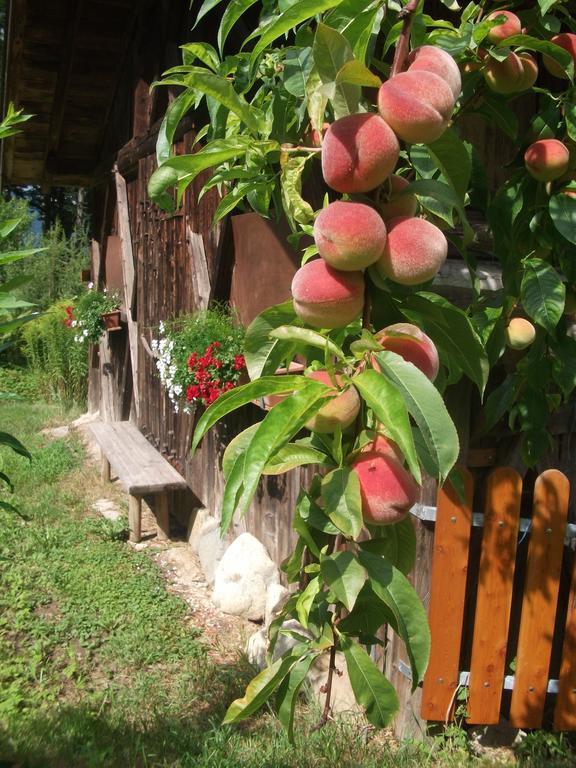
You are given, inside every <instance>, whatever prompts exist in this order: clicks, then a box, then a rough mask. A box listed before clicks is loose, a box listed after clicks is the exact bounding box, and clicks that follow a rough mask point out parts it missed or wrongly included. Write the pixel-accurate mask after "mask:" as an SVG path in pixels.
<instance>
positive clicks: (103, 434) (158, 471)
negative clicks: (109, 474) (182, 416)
mask: <svg viewBox="0 0 576 768" xmlns="http://www.w3.org/2000/svg"><path fill="white" fill-rule="evenodd" d="M90 429H91V431H92V434H93V435H94V438H95V439H96V440H97V442H98V444H99V446H100V448H101V449H102V452H103V453H104V455H105V456H106V458H107V460H108V461H109V462H110V465H111V466H112V468H113V470H114V472H115V473H116V474H117V475H118V479H119V480H120V483H121V485H122V487H123V488H124V490H125V491H126V492H127V493H129V494H130V495H145V494H154V493H162V492H165V491H176V490H182V489H185V488H186V487H187V484H186V481H185V480H184V478H183V477H182V475H181V474H180V473H179V472H177V471H176V470H175V469H174V467H173V466H171V464H169V463H168V462H167V461H166V459H165V458H164V457H163V456H162V455H161V454H160V453H158V451H157V450H156V449H155V448H154V446H153V445H151V444H150V443H149V442H148V441H147V440H146V438H145V437H144V435H143V434H142V433H141V432H140V431H139V430H138V428H137V427H136V425H135V424H133V423H132V422H130V421H116V422H95V423H94V424H91V425H90Z"/></svg>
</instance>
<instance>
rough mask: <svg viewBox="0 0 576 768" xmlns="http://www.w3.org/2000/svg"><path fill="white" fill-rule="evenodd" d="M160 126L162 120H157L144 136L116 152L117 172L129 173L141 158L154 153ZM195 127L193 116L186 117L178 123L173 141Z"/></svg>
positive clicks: (132, 140) (131, 141)
mask: <svg viewBox="0 0 576 768" xmlns="http://www.w3.org/2000/svg"><path fill="white" fill-rule="evenodd" d="M161 125H162V120H157V121H156V122H155V123H154V125H152V126H151V128H150V130H149V131H148V133H147V134H146V135H145V136H141V137H138V138H135V139H131V140H130V141H129V142H128V143H127V144H125V145H124V146H123V147H122V149H120V151H119V152H118V155H117V158H116V162H117V165H118V170H119V171H120V173H122V174H124V175H125V174H127V173H129V172H130V171H131V170H132V169H133V168H134V167H135V166H136V165H137V163H138V160H140V159H142V158H143V157H148V156H149V155H153V154H154V153H155V152H156V142H157V140H158V131H159V130H160V126H161ZM194 126H195V120H194V116H193V115H186V116H185V117H184V118H183V119H182V120H181V121H180V123H179V125H178V128H177V129H176V133H175V135H174V141H175V142H176V141H179V140H180V139H181V138H182V136H183V135H184V134H185V133H188V131H191V130H192V129H193V128H194Z"/></svg>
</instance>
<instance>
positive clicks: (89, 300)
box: [71, 287, 120, 344]
mask: <svg viewBox="0 0 576 768" xmlns="http://www.w3.org/2000/svg"><path fill="white" fill-rule="evenodd" d="M119 306H120V299H119V298H118V296H117V295H116V294H108V293H107V292H106V290H104V291H98V290H96V289H95V288H94V287H91V288H89V289H88V290H87V291H86V292H85V293H83V294H82V295H81V296H80V298H79V299H78V300H77V301H76V303H75V306H74V319H73V320H72V321H71V327H72V328H74V330H75V334H74V341H75V342H77V343H78V344H98V342H99V341H100V339H101V337H102V335H103V334H104V332H105V330H106V326H105V324H104V320H103V319H102V315H104V314H106V313H107V312H113V311H114V310H115V309H118V308H119Z"/></svg>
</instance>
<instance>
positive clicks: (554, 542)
mask: <svg viewBox="0 0 576 768" xmlns="http://www.w3.org/2000/svg"><path fill="white" fill-rule="evenodd" d="M569 495H570V483H569V482H568V479H567V478H566V477H565V475H563V474H562V472H559V471H558V470H557V469H549V470H547V471H546V472H543V473H542V474H541V475H540V476H539V477H538V479H537V480H536V484H535V486H534V507H533V509H534V511H533V515H532V528H531V531H530V545H529V547H528V566H527V573H526V581H525V584H524V598H523V600H522V617H521V619H520V634H519V637H518V650H517V658H516V671H515V677H514V690H513V691H512V701H511V705H510V722H511V724H512V725H513V726H514V727H515V728H540V726H541V725H542V717H543V714H544V704H545V702H546V689H547V687H548V670H549V668H550V656H551V653H552V637H553V635H554V621H555V618H556V605H557V603H558V590H559V586H560V570H561V568H562V555H563V554H564V534H565V531H566V519H567V516H568V498H569Z"/></svg>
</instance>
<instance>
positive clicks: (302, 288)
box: [292, 259, 364, 328]
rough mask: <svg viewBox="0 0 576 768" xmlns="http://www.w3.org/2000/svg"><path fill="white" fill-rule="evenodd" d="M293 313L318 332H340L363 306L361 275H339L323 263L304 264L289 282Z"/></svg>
mask: <svg viewBox="0 0 576 768" xmlns="http://www.w3.org/2000/svg"><path fill="white" fill-rule="evenodd" d="M292 296H293V298H294V311H295V312H296V314H297V315H298V317H300V318H302V320H304V321H305V322H306V323H309V324H310V325H315V326H316V327H317V328H340V327H341V326H343V325H347V324H348V323H350V322H352V320H354V319H355V318H356V317H358V315H359V314H360V313H361V312H362V307H363V306H364V275H363V273H362V272H340V271H339V270H337V269H333V268H332V267H330V266H329V265H328V264H326V262H325V261H324V260H323V259H315V260H314V261H309V262H308V263H306V264H304V266H303V267H300V269H299V270H298V271H297V272H296V274H295V275H294V279H293V280H292Z"/></svg>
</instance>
